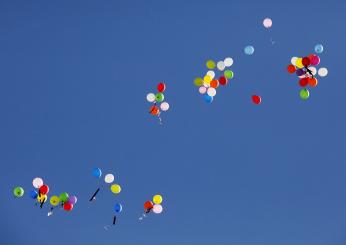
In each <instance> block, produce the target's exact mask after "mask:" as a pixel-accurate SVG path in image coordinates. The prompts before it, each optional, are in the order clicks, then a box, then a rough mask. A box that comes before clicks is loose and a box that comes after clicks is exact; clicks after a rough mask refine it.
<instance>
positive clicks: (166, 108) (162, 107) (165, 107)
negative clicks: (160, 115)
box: [160, 102, 169, 111]
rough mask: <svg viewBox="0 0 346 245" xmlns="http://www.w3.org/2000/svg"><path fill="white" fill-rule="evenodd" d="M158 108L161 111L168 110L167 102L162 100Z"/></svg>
mask: <svg viewBox="0 0 346 245" xmlns="http://www.w3.org/2000/svg"><path fill="white" fill-rule="evenodd" d="M160 108H161V110H162V111H168V109H169V104H168V103H167V102H162V103H161V105H160Z"/></svg>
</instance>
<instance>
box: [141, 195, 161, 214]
mask: <svg viewBox="0 0 346 245" xmlns="http://www.w3.org/2000/svg"><path fill="white" fill-rule="evenodd" d="M162 201H163V198H162V196H161V195H159V194H157V195H154V196H153V198H152V201H150V200H148V201H146V202H145V203H144V205H143V206H144V214H143V215H142V216H141V217H140V218H139V219H140V220H142V219H143V217H146V216H145V214H148V213H150V212H153V213H154V214H160V213H162V211H163V207H162V205H161V204H162Z"/></svg>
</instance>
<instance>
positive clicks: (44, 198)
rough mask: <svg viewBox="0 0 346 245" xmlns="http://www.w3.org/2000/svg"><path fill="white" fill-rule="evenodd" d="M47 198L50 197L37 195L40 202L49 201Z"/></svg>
mask: <svg viewBox="0 0 346 245" xmlns="http://www.w3.org/2000/svg"><path fill="white" fill-rule="evenodd" d="M47 199H48V197H47V195H38V196H37V201H38V202H39V203H45V202H46V201H47Z"/></svg>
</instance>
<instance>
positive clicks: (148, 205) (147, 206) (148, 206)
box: [144, 201, 154, 210]
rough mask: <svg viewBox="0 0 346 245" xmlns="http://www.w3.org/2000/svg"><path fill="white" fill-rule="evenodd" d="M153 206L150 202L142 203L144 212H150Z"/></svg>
mask: <svg viewBox="0 0 346 245" xmlns="http://www.w3.org/2000/svg"><path fill="white" fill-rule="evenodd" d="M153 206H154V204H153V203H152V202H151V201H146V202H145V203H144V209H145V210H150V209H152V208H153Z"/></svg>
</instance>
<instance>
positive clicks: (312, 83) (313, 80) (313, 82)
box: [309, 77, 318, 87]
mask: <svg viewBox="0 0 346 245" xmlns="http://www.w3.org/2000/svg"><path fill="white" fill-rule="evenodd" d="M317 84H318V81H317V78H316V77H310V78H309V85H310V86H311V87H316V86H317Z"/></svg>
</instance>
